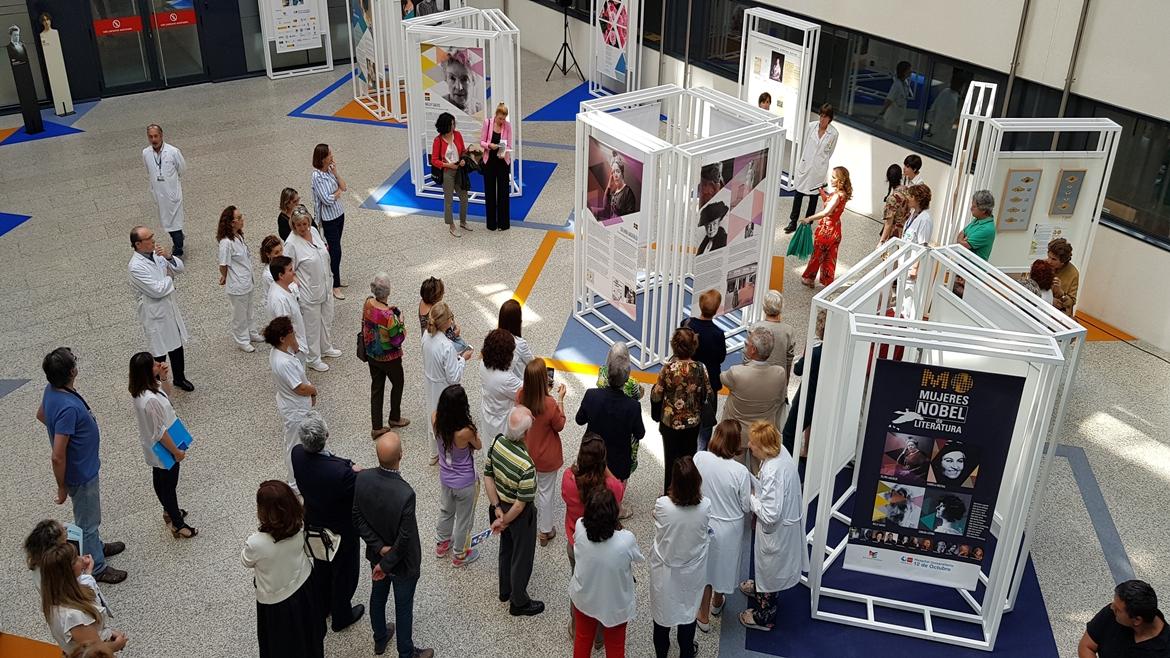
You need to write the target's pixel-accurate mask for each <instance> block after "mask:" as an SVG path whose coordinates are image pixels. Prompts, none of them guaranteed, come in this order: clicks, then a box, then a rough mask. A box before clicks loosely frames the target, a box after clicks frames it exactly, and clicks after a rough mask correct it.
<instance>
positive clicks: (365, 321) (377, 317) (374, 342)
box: [362, 297, 406, 361]
mask: <svg viewBox="0 0 1170 658" xmlns="http://www.w3.org/2000/svg"><path fill="white" fill-rule="evenodd" d="M405 339H406V325H404V324H402V312H401V311H399V310H398V309H397V308H396V307H394V306H391V307H390V308H378V307H377V306H375V305H374V298H373V297H370V298H368V299H367V300H366V305H365V307H364V308H362V343H363V344H364V345H365V346H366V356H367V357H369V359H370V360H371V361H393V360H395V359H401V358H402V342H403V341H404V340H405Z"/></svg>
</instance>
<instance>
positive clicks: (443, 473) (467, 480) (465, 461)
mask: <svg viewBox="0 0 1170 658" xmlns="http://www.w3.org/2000/svg"><path fill="white" fill-rule="evenodd" d="M435 441H436V442H438V444H439V484H441V485H443V486H444V487H448V488H450V489H463V488H465V487H470V486H471V485H472V484H474V483H475V457H474V456H473V455H472V454H471V446H466V447H463V448H459V447H456V446H452V447H451V453H450V454H448V453H447V450H446V449H445V448H444V447H443V439H441V438H438V437H436V438H435Z"/></svg>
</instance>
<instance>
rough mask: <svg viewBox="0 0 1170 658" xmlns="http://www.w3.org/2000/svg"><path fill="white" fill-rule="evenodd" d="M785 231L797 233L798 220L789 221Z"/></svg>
mask: <svg viewBox="0 0 1170 658" xmlns="http://www.w3.org/2000/svg"><path fill="white" fill-rule="evenodd" d="M784 232H785V233H795V232H796V222H788V226H785V227H784Z"/></svg>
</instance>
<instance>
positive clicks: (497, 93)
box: [403, 7, 524, 203]
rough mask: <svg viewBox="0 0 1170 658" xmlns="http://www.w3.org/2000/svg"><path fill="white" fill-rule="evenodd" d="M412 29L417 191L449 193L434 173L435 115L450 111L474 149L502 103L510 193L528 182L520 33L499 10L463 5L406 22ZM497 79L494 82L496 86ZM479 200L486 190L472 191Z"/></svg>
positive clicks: (410, 83)
mask: <svg viewBox="0 0 1170 658" xmlns="http://www.w3.org/2000/svg"><path fill="white" fill-rule="evenodd" d="M403 25H404V28H405V32H406V44H405V50H406V53H408V55H407V57H406V59H407V67H406V69H407V73H408V76H407V105H408V107H409V112H410V116H411V118H412V119H411V121H409V122H408V124H407V128H408V130H409V134H410V176H411V180H412V181H413V182H414V190H415V194H417V195H419V196H423V197H431V198H439V199H441V198H443V187H442V185H440V184H438V183H436V182H435V181H434V180H433V179H432V178H431V174H430V168H431V166H430V155H431V145H432V143H433V141H434V139H435V120H436V119H438V117H439V115H440V114H442V113H444V112H449V113H451V114H452V115H453V116H454V117H455V128H456V130H458V131H459V132H461V133H462V134H463V139H464V142H465V144H466V145H467V146H468V148H471V147H472V146H475V147H476V148H479V141H480V140H479V137H480V131H481V130H482V129H483V124H484V121H485V120H488V119H490V118H492V116H493V114H494V111H495V108H496V106H497V105H498V104H500V103H504V104H505V105H507V106H508V119H509V121H510V122H511V125H512V143H511V144H507V145H505V148H506V150H507V151H508V152H509V153H510V155H511V156H512V182H511V196H518V195H519V194H520V191H521V188H522V187H523V185H524V181H523V167H522V166H521V163H522V162H523V160H524V156H523V144H524V140H523V137H522V125H521V121H520V117H521V116H523V113H522V111H521V102H520V39H519V36H520V31H519V30H518V29H517V28H516V26H515V24H513V23H512V21H511V20H510V19H509V18H508V17H507V16H506V15H504V12H502V11H500V10H499V9H475V8H473V7H463V8H461V9H452V10H450V11H445V12H441V13H436V14H432V15H429V16H421V17H418V18H414V19H411V20H408V21H405V22H404V23H403ZM489 81H490V88H489ZM469 197H470V199H471V201H472V202H473V203H483V194H482V193H480V192H469Z"/></svg>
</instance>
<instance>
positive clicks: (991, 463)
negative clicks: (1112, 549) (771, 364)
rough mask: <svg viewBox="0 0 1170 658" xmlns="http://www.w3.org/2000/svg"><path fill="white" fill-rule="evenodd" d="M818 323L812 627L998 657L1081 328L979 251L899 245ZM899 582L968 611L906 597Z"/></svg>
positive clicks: (855, 275) (823, 295)
mask: <svg viewBox="0 0 1170 658" xmlns="http://www.w3.org/2000/svg"><path fill="white" fill-rule="evenodd" d="M821 314H823V315H824V319H823V322H824V330H823V335H824V343H823V345H822V346H821V348H820V354H821V356H820V372H819V379H818V382H817V386H816V396H817V400H816V405H815V406H814V410H813V418H812V427H811V434H810V437H809V449H808V466H807V470H806V473H805V483H804V485H805V488H804V499H805V503H806V504H807V505H812V506H814V511H815V514H813V517H814V518H815V522H814V524H813V527H812V530H811V532H810V533H809V535H808V539H809V543H810V545H811V559H810V568H809V574H808V579H807V584H808V587H809V589H810V590H811V613H812V616H813V618H815V619H820V620H825V621H832V622H835V623H841V624H848V625H852V626H858V627H863V628H868V629H872V630H879V631H884V632H889V633H896V634H901V635H906V636H911V637H917V638H921V639H929V640H934V641H938V642H943V643H947V644H952V645H957V646H962V647H967V648H972V649H981V650H987V651H991V650H993V649H994V648H995V641H996V635H997V633H998V631H999V627H1000V622H1001V620H1002V618H1003V615H1004V614H1005V613H1006V612H1009V611H1010V610H1011V609H1012V607H1013V605H1014V603H1015V598H1016V595H1017V592H1018V588H1019V584H1020V581H1021V579H1022V578H1023V575H1024V570H1025V565H1026V562H1027V555H1028V551H1029V547H1030V537H1031V536H1032V531H1033V530H1034V524H1035V522H1036V518H1037V513H1038V504H1037V502H1038V500H1039V499H1040V496H1041V495H1042V494H1043V492H1044V490H1045V488H1046V486H1047V483H1048V478H1049V474H1050V469H1051V465H1052V460H1053V456H1054V453H1055V446H1056V440H1055V437H1057V436H1059V433H1060V426H1061V422H1062V419H1063V417H1064V412H1065V404H1066V402H1067V399H1068V395H1069V390H1070V385H1071V381H1072V377H1073V374H1074V373H1075V370H1076V365H1077V360H1078V355H1079V350H1080V347H1081V345H1082V343H1083V341H1084V337H1085V330H1084V329H1083V328H1082V327H1081V326H1080V325H1078V324H1077V323H1076V322H1075V321H1073V320H1072V319H1070V318H1068V317H1066V316H1065V315H1064V314H1062V313H1061V312H1060V311H1058V310H1056V309H1055V308H1054V307H1052V306H1051V305H1050V304H1046V303H1044V302H1043V301H1041V300H1040V299H1039V298H1038V297H1036V296H1035V295H1033V294H1032V293H1030V292H1029V291H1027V290H1026V289H1024V288H1023V287H1022V286H1020V285H1019V284H1018V283H1016V282H1015V281H1014V280H1012V279H1011V278H1010V277H1009V276H1008V275H1007V274H1005V273H1003V272H1001V271H1000V270H998V269H997V268H996V267H995V266H993V265H992V264H990V263H988V262H986V261H984V260H982V259H981V258H979V257H978V256H976V255H975V254H974V253H973V252H971V251H970V250H969V249H966V248H963V247H960V246H957V245H951V246H946V247H938V248H930V247H924V246H921V245H916V244H911V243H907V242H904V241H902V240H901V239H894V240H890V241H888V242H886V243H884V244H883V245H881V246H880V247H879V248H878V249H877V250H876V251H874V252H873V253H872V254H870V255H869V256H867V257H866V258H865V259H864V260H862V262H860V263H858V265H857V266H855V267H853V268H852V269H851V270H850V271H849V272H848V273H846V274H845V275H844V276H841V277H840V278H838V279H837V280H836V281H834V282H833V283H832V284H831V285H829V286H827V287H826V288H825V289H824V290H822V291H821V292H820V293H819V294H817V295H816V296H815V297H814V298H813V305H812V312H811V313H810V321H809V335H810V336H811V335H814V331H815V328H816V325H817V317H818V315H821ZM806 349H807V353H806V359H809V358H811V356H812V354H811V353H812V343H811V341H810V343H809V347H808V348H806ZM807 389H808V387H804V388H803V389H802V393H801V397H800V400H799V404H800V405H802V406H803V405H805V404H807V402H808V393H809V392H808V390H807ZM854 573H863V574H868V575H870V576H872V575H877V576H882V577H884V578H882V579H880V581H878V582H879V584H877V585H875V584H874V582H875V581H874V579H873V578H872V577H869V576H867V579H868V582H867V584H866V585H865V586H862V585H860V584H857V583H858V581H860V580H861V578H858V577H853V576H851V574H854ZM903 580H909V581H915V582H921V583H928V584H933V585H938V586H941V587H947V588H953V589H954V591H955V592H956V593H957V594H958V600H960V601H962V603H963V605H961V606H958V607H954V608H952V607H947V606H944V605H941V604H939V603H937V600H934V601H931V600H914V599H911V598H910V597H909V596H907V595H906V592H907V591H908V589H912V588H906V587H904V586H903V585H902V584H900V581H903ZM886 586H888V587H886ZM850 611H852V612H853V614H851V613H850ZM891 611H897V612H899V613H901V614H890V612H891ZM905 613H912V614H911V615H906V614H905Z"/></svg>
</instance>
